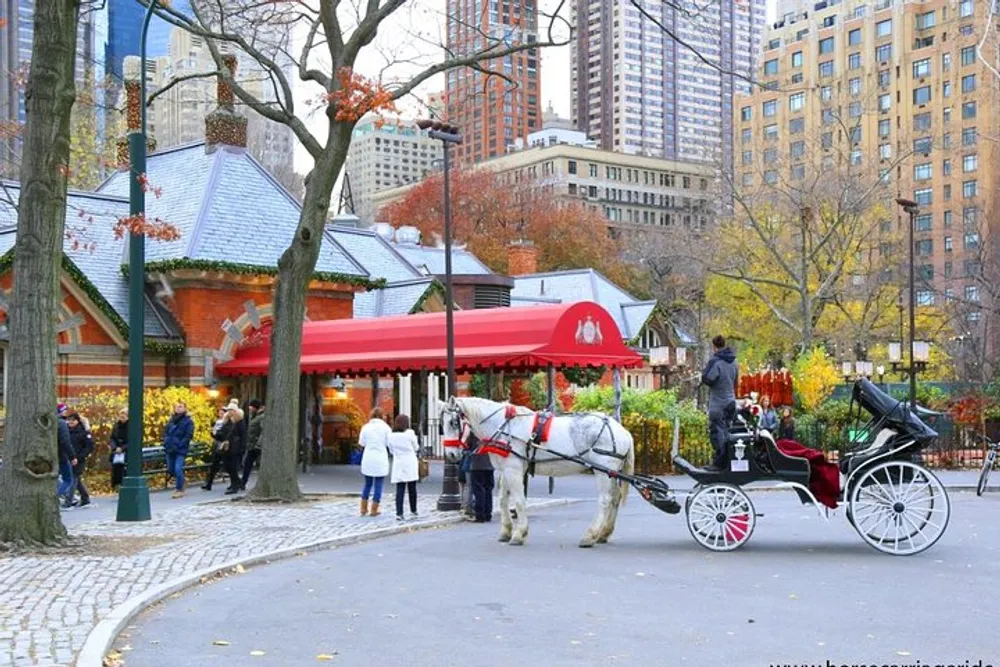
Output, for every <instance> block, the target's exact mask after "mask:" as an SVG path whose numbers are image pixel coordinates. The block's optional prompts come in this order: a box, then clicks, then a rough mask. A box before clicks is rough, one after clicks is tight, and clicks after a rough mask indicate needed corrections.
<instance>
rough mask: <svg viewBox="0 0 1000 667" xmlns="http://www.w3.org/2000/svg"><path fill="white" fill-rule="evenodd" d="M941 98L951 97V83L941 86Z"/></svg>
mask: <svg viewBox="0 0 1000 667" xmlns="http://www.w3.org/2000/svg"><path fill="white" fill-rule="evenodd" d="M941 97H951V81H945V82H944V83H942V84H941Z"/></svg>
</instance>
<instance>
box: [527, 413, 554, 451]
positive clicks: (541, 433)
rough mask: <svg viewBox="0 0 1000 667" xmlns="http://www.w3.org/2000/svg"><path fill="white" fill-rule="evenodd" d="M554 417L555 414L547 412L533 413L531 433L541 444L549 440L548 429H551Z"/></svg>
mask: <svg viewBox="0 0 1000 667" xmlns="http://www.w3.org/2000/svg"><path fill="white" fill-rule="evenodd" d="M554 417H555V415H553V414H550V413H547V412H536V413H535V419H534V421H532V422H531V435H532V436H533V437H534V439H535V442H537V443H539V444H541V443H543V442H548V441H549V431H551V430H552V421H553V419H554ZM539 422H540V423H539Z"/></svg>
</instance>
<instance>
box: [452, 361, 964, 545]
mask: <svg viewBox="0 0 1000 667" xmlns="http://www.w3.org/2000/svg"><path fill="white" fill-rule="evenodd" d="M851 410H852V415H854V414H855V410H856V417H855V418H856V423H857V426H858V428H855V429H853V430H852V431H851V433H852V437H851V442H850V443H848V446H847V450H846V451H845V453H844V454H843V455H842V456H841V458H840V461H839V471H834V472H833V479H832V480H831V479H830V475H829V474H828V475H826V480H825V482H826V487H825V488H823V489H820V488H819V487H818V486H817V483H818V482H819V481H820V480H818V479H817V470H815V469H814V468H816V467H822V466H829V465H830V464H828V463H826V462H825V459H823V457H822V455H821V454H819V453H817V452H812V453H811V455H812V457H813V460H814V463H810V460H809V458H807V457H806V456H802V455H792V454H790V453H789V452H794V453H795V454H800V453H801V452H800V451H796V448H794V447H791V446H790V445H797V443H788V442H786V441H781V442H776V441H775V439H774V437H773V436H772V435H771V434H770V433H769V432H768V431H766V430H763V429H760V428H759V427H758V426H757V425H756V424H755V423H754V420H753V419H752V418H749V413H748V412H742V413H741V414H739V415H738V416H737V419H736V422H735V423H734V424H733V426H732V429H731V431H730V435H729V438H728V441H727V454H728V463H729V466H728V469H723V470H718V469H706V468H700V467H697V466H694V465H692V464H691V463H689V462H688V461H686V460H685V459H684V458H682V457H681V456H680V455H679V452H678V432H679V426H678V424H676V423H675V428H674V451H673V459H674V463H675V465H676V466H677V467H678V468H679V469H680V470H682V471H683V472H685V473H686V474H687V475H688V476H690V477H691V478H692V479H694V480H695V482H696V485H695V487H694V488H693V489H691V490H674V489H670V488H669V486H668V485H667V483H666V482H665V481H663V480H661V479H659V478H656V477H652V476H648V475H642V474H638V473H636V472H635V471H634V463H635V452H634V448H633V443H632V437H631V435H630V434H629V433H628V431H626V430H625V429H624V427H622V426H621V425H620V424H618V423H617V422H615V421H614V420H613V419H610V418H609V417H608V416H606V415H597V414H587V415H567V416H562V417H552V418H551V423H549V424H548V426H546V427H545V428H539V423H540V420H539V415H538V414H537V413H535V412H533V411H531V410H527V409H526V408H518V407H516V406H511V405H509V404H500V403H494V402H492V401H485V400H483V399H470V398H453V399H451V400H450V401H449V403H448V404H447V405H446V406H445V408H444V417H445V418H444V419H443V424H444V428H445V452H446V456H448V457H449V458H450V459H451V460H454V459H456V458H457V457H458V456H459V455H460V454H461V452H462V451H463V449H464V448H465V446H466V445H465V443H466V442H467V440H468V438H467V436H468V435H469V434H474V435H475V436H476V438H477V439H478V441H479V443H480V444H479V445H477V446H481V447H482V448H483V449H482V451H488V452H489V453H490V454H491V458H492V460H493V463H494V467H495V468H496V469H497V470H498V471H499V472H500V476H501V498H500V504H501V522H502V529H501V536H500V539H501V541H509V542H511V543H512V544H521V543H523V541H524V539H525V538H526V537H527V528H528V526H527V517H526V514H525V511H524V510H525V507H524V496H523V489H522V487H521V484H520V480H521V476H522V475H523V474H524V473H525V472H527V471H528V470H529V469H530V470H532V471H533V472H537V474H541V475H556V476H557V475H564V474H572V473H574V472H580V471H581V470H583V469H591V470H594V471H596V472H600V473H604V474H603V475H597V476H596V477H597V480H598V491H599V502H598V514H597V516H596V517H595V519H594V521H593V523H592V524H591V525H590V527H588V529H587V533H586V534H585V536H584V538H583V540H581V542H580V546H585V547H586V546H592V545H593V544H595V543H602V542H605V541H607V539H608V538H609V537H610V535H611V533H612V531H613V530H614V524H615V521H616V518H617V513H618V508H619V507H620V506H621V504H622V502H624V499H625V495H626V491H627V486H626V485H631V486H633V487H635V488H636V489H637V490H638V492H639V495H641V496H642V497H643V498H644V499H645V500H646V501H648V502H649V503H651V504H652V505H653V506H655V507H656V508H657V509H660V510H662V511H664V512H667V513H670V514H676V513H679V512H680V511H681V509H682V506H681V505H680V504H679V503H678V502H677V500H676V495H675V494H676V493H684V494H686V498H685V500H684V505H683V509H684V511H685V514H686V517H687V525H688V529H689V530H690V532H691V535H692V536H693V537H694V538H695V540H696V541H697V542H698V543H699V544H701V545H702V546H704V547H705V548H707V549H710V550H712V551H732V550H733V549H736V548H738V547H740V546H742V545H743V544H745V543H746V542H747V540H749V539H750V536H751V535H752V533H753V530H754V527H755V526H756V520H757V516H758V515H757V513H756V510H755V508H754V505H753V502H752V501H751V499H750V496H749V495H748V494H747V493H746V491H745V490H744V489H743V487H744V486H745V485H747V484H751V483H753V482H758V481H769V480H770V481H778V482H779V483H780V484H781V485H782V486H786V487H789V488H792V489H794V490H795V492H796V493H797V494H798V496H799V499H800V500H801V501H802V502H803V503H806V504H812V505H815V506H817V508H819V510H820V513H821V515H822V516H824V517H827V518H828V512H827V511H826V510H825V509H824V508H822V507H821V503H820V501H819V500H817V491H825V492H826V497H825V498H824V502H825V503H826V504H827V506H831V505H832V506H836V504H837V503H838V502H839V503H845V504H846V505H847V509H846V514H847V518H848V521H850V522H851V524H852V525H853V526H854V528H855V529H856V530H857V532H858V534H859V535H860V536H861V538H862V539H863V540H864V541H865V542H866V543H867V544H869V545H871V546H872V547H874V548H875V549H877V550H879V551H881V552H883V553H888V554H894V555H908V554H915V553H919V552H921V551H924V550H925V549H928V548H929V547H931V546H932V545H933V544H934V543H935V542H937V540H938V539H939V538H940V537H941V535H942V534H943V533H944V531H945V528H946V527H947V525H948V519H949V516H950V512H951V507H950V503H949V501H948V496H947V493H946V492H945V489H944V486H943V485H942V484H941V482H940V481H938V479H937V477H935V476H934V474H933V473H931V472H930V471H929V470H927V469H926V468H924V467H923V466H922V465H920V464H919V463H917V462H916V461H915V460H914V459H915V458H918V455H919V452H920V450H921V448H923V447H924V446H926V445H928V444H929V443H930V442H931V441H933V439H934V438H936V437H937V433H935V432H934V431H933V430H932V429H931V428H929V427H928V426H927V425H926V424H924V423H923V422H922V421H921V420H920V418H919V417H918V416H917V415H916V414H914V413H913V412H912V411H911V410H910V408H909V406H908V405H907V404H906V403H904V402H902V401H898V400H896V399H893V398H892V397H890V396H888V395H887V394H885V393H884V392H882V391H881V390H879V389H878V387H876V386H875V385H874V384H872V383H871V382H869V381H868V380H865V379H860V380H858V381H857V382H856V383H855V385H854V390H853V394H852V405H851ZM863 411H864V412H867V413H868V414H869V415H870V416H869V418H868V419H867V420H863V418H862V415H863ZM541 422H542V423H544V422H545V419H544V418H543V419H542V420H541ZM543 434H544V435H543ZM802 449H803V448H802V447H801V446H798V450H802ZM804 451H808V450H804ZM824 472H830V471H824ZM831 486H832V487H833V488H832V489H831V488H830V487H831ZM511 503H513V504H514V506H515V509H516V510H517V513H516V517H515V518H514V519H512V517H511V513H510V505H511Z"/></svg>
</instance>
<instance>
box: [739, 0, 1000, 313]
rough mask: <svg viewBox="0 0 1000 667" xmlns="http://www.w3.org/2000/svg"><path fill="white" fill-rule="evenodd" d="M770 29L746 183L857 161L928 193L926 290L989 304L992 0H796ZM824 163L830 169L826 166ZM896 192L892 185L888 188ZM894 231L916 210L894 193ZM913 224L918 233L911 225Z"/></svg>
mask: <svg viewBox="0 0 1000 667" xmlns="http://www.w3.org/2000/svg"><path fill="white" fill-rule="evenodd" d="M782 7H783V8H784V11H785V13H784V15H782V16H780V17H779V19H778V21H777V22H775V23H774V24H773V25H772V26H771V29H770V30H769V32H768V33H767V35H766V37H765V40H764V52H763V55H762V57H761V67H760V69H759V72H758V78H759V81H760V84H761V85H760V86H759V87H755V88H754V90H753V92H752V93H750V94H747V95H743V96H740V97H738V98H737V101H736V104H735V109H734V127H735V134H734V142H735V144H734V153H735V158H736V159H735V175H734V185H735V187H736V188H737V190H738V191H739V192H740V193H742V195H743V196H747V197H752V196H753V195H754V193H761V192H765V191H767V190H771V191H773V192H774V191H781V190H790V189H794V188H796V187H801V186H802V184H803V183H805V182H807V181H808V177H809V175H810V174H816V173H820V174H829V175H830V177H828V178H832V177H833V176H835V175H836V174H838V173H845V172H846V171H847V170H852V169H853V170H855V171H856V172H858V173H860V172H865V173H866V174H867V177H869V178H871V179H872V181H873V182H874V181H875V179H882V181H883V182H884V183H888V184H889V189H890V190H891V191H892V193H893V194H892V196H894V197H899V196H901V197H904V198H907V199H912V200H914V201H916V202H917V204H918V205H919V214H918V215H917V216H916V217H915V220H914V227H915V235H916V236H915V244H916V245H915V253H916V258H915V263H916V272H917V286H916V301H917V304H918V305H921V306H932V305H945V304H947V303H949V302H953V301H960V302H962V303H965V304H967V305H971V306H972V307H971V308H969V309H968V311H967V312H966V313H964V314H963V317H964V318H967V319H968V321H969V323H970V324H972V325H974V324H975V323H976V322H978V321H979V320H980V317H981V313H980V312H979V310H978V309H977V308H976V307H975V304H976V303H978V302H979V300H980V291H981V286H980V282H979V279H980V277H981V273H982V262H983V259H984V256H983V249H984V238H985V236H986V235H987V234H988V233H990V232H991V231H992V230H991V229H990V225H989V224H988V220H989V218H991V217H995V216H992V214H991V211H994V210H995V207H996V199H997V196H998V192H1000V191H998V185H1000V162H998V160H997V144H996V141H994V138H993V134H994V132H995V130H994V129H993V128H994V126H995V119H996V118H997V114H998V112H1000V108H998V102H1000V78H998V77H997V75H996V72H995V70H994V69H993V67H992V66H991V65H990V64H989V62H985V61H984V59H983V58H985V59H986V60H987V61H991V62H996V58H997V48H996V44H997V43H996V39H995V36H996V34H997V33H996V31H995V30H993V31H992V33H991V35H990V36H988V38H987V40H986V42H985V44H984V45H983V49H982V54H983V58H980V57H978V56H977V44H978V43H979V41H980V40H981V39H983V35H984V32H985V31H987V30H988V29H989V23H988V20H989V19H988V15H989V3H988V2H984V1H980V0H958V1H957V2H956V1H955V0H921V1H919V2H918V1H911V0H849V1H844V2H830V1H826V0H824V1H821V2H808V3H806V2H788V1H786V2H784V3H783V4H782ZM817 170H819V171H818V172H817ZM887 200H891V197H887ZM884 203H886V204H887V205H888V206H889V207H891V210H890V214H889V215H890V217H891V220H887V221H885V223H884V224H885V225H891V227H892V229H893V231H902V232H903V233H904V234H905V232H906V230H907V226H908V224H909V220H908V216H906V215H905V214H904V213H903V211H902V210H899V209H897V207H896V205H895V204H894V203H892V202H891V201H887V202H884ZM904 238H905V237H904Z"/></svg>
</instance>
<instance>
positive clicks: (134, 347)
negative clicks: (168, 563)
mask: <svg viewBox="0 0 1000 667" xmlns="http://www.w3.org/2000/svg"><path fill="white" fill-rule="evenodd" d="M156 3H157V0H150V2H149V5H148V6H147V7H146V15H145V17H144V18H143V21H142V32H141V33H140V37H139V90H140V94H139V107H140V112H139V114H140V115H139V117H140V126H139V131H138V132H135V131H130V132H129V134H128V158H129V215H131V216H132V217H133V218H135V217H137V216H143V217H144V216H145V214H146V192H145V188H144V185H143V183H142V181H141V180H140V179H141V177H143V176H144V175H145V173H146V36H147V34H148V33H149V22H150V21H151V20H152V18H153V10H154V9H155V7H156ZM126 85H127V83H126ZM145 246H146V237H145V234H143V233H142V226H141V225H134V226H133V230H132V232H131V233H130V234H129V239H128V263H129V272H128V455H127V456H126V457H125V461H126V463H127V465H128V467H127V468H126V472H125V479H124V480H122V486H121V491H120V492H119V494H118V512H117V515H116V519H117V520H118V521H149V520H150V519H151V518H152V514H151V513H150V510H149V487H148V486H147V485H146V478H145V477H143V476H142V421H143V420H142V398H143V397H142V392H143V389H144V386H143V384H144V383H143V374H144V368H143V354H142V352H143V343H144V339H145V331H144V329H143V315H144V312H145V298H144V289H143V288H144V285H143V283H144V282H145V279H146V270H145V267H146V256H145V255H146V247H145Z"/></svg>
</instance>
